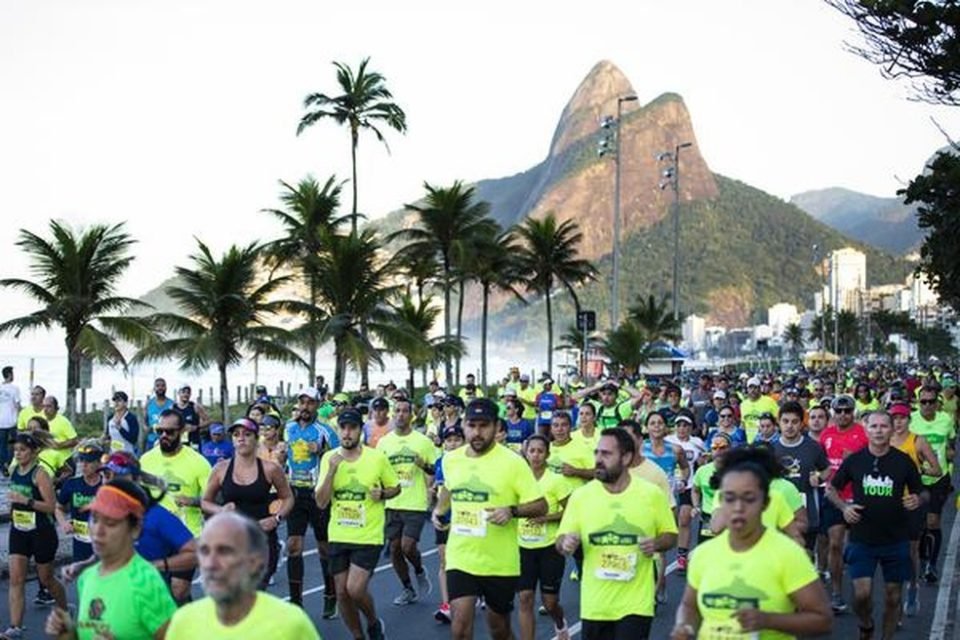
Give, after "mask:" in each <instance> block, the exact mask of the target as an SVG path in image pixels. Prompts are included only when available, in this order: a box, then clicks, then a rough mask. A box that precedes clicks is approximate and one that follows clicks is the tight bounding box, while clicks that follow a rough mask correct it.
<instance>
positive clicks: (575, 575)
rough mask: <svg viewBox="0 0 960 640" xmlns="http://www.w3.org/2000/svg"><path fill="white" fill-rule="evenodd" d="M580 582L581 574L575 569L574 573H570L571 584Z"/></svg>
mask: <svg viewBox="0 0 960 640" xmlns="http://www.w3.org/2000/svg"><path fill="white" fill-rule="evenodd" d="M579 581H580V574H579V573H578V572H577V570H576V569H574V570H573V571H571V572H570V582H579Z"/></svg>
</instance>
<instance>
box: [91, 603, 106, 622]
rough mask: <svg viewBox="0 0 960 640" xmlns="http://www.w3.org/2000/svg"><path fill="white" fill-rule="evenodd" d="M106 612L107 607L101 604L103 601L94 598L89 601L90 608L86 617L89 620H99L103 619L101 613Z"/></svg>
mask: <svg viewBox="0 0 960 640" xmlns="http://www.w3.org/2000/svg"><path fill="white" fill-rule="evenodd" d="M106 610H107V605H105V604H104V603H103V600H101V599H100V598H94V599H93V600H91V601H90V607H89V608H88V609H87V617H88V618H90V619H91V620H100V619H101V618H103V613H104V611H106Z"/></svg>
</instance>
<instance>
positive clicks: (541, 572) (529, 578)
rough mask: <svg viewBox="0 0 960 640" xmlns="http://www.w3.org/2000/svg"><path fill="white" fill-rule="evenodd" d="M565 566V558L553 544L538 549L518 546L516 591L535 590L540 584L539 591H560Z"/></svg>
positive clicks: (554, 592)
mask: <svg viewBox="0 0 960 640" xmlns="http://www.w3.org/2000/svg"><path fill="white" fill-rule="evenodd" d="M566 566H567V559H566V558H565V557H564V556H562V555H560V553H558V552H557V550H556V549H555V548H554V547H553V545H550V546H547V547H540V548H539V549H526V548H524V547H520V579H519V580H517V591H536V589H537V584H539V585H540V593H552V594H558V593H560V583H561V582H563V572H564V570H565V569H566Z"/></svg>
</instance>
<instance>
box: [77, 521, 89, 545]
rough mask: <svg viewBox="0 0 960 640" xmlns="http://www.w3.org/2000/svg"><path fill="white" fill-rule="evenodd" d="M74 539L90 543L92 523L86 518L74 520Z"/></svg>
mask: <svg viewBox="0 0 960 640" xmlns="http://www.w3.org/2000/svg"><path fill="white" fill-rule="evenodd" d="M73 539H74V540H76V541H77V542H86V543H87V544H90V523H89V522H86V521H84V520H74V521H73Z"/></svg>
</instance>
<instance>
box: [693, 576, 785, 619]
mask: <svg viewBox="0 0 960 640" xmlns="http://www.w3.org/2000/svg"><path fill="white" fill-rule="evenodd" d="M767 598H768V596H767V594H766V592H765V591H761V590H760V589H756V588H754V587H751V586H750V585H748V584H747V583H746V582H744V581H743V579H742V578H740V577H739V576H737V577H736V578H734V579H733V582H732V583H731V584H730V586H728V587H722V588H720V589H717V590H716V591H711V592H709V593H704V594H703V595H702V596H701V598H700V599H701V602H702V603H703V606H705V607H706V608H708V609H727V610H733V611H737V610H739V609H759V608H760V602H761V601H762V600H766V599H767Z"/></svg>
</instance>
